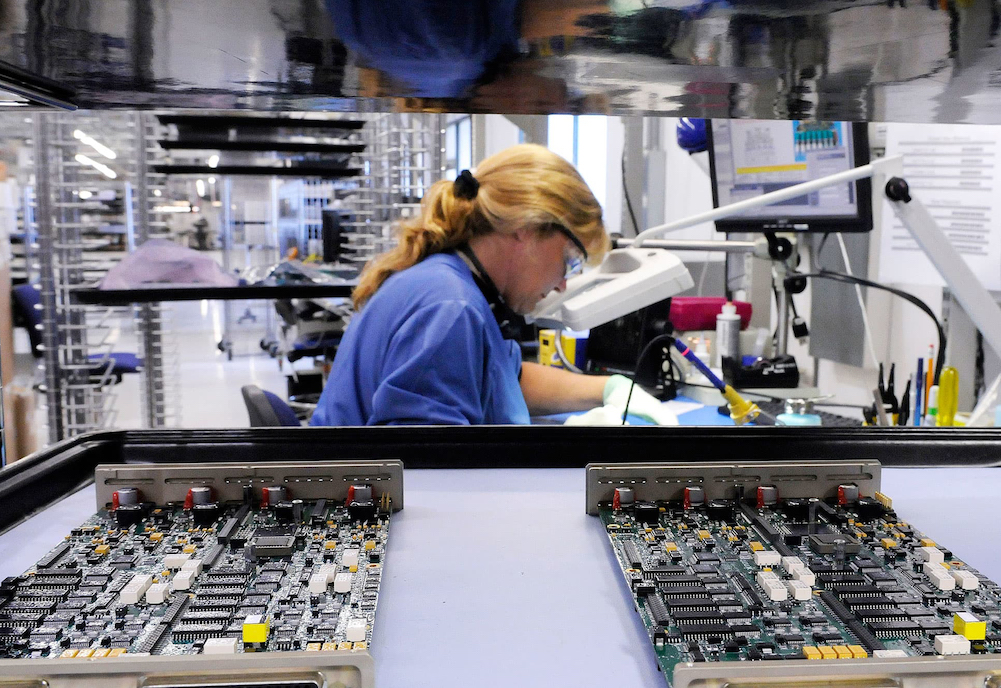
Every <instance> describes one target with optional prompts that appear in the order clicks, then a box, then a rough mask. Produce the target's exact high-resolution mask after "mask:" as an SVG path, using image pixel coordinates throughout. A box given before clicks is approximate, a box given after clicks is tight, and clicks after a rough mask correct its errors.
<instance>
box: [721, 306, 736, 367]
mask: <svg viewBox="0 0 1001 688" xmlns="http://www.w3.org/2000/svg"><path fill="white" fill-rule="evenodd" d="M724 356H727V357H729V358H733V359H736V361H737V363H738V365H739V364H740V316H739V315H737V306H735V305H734V304H733V303H732V302H730V301H727V302H726V303H725V304H723V310H722V311H721V312H720V314H719V315H717V316H716V367H717V368H722V367H723V357H724Z"/></svg>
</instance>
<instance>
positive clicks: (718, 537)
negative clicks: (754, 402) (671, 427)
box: [587, 461, 1001, 685]
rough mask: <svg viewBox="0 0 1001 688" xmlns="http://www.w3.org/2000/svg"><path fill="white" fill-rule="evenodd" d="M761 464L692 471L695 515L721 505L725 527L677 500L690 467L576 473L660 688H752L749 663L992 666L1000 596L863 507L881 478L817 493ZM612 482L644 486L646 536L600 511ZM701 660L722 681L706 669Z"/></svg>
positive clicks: (861, 466)
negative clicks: (979, 660)
mask: <svg viewBox="0 0 1001 688" xmlns="http://www.w3.org/2000/svg"><path fill="white" fill-rule="evenodd" d="M767 465H768V470H764V469H762V468H760V467H759V466H757V465H756V466H754V467H750V466H742V465H734V464H729V463H723V462H721V463H710V464H706V463H699V464H697V470H698V473H699V475H700V480H702V485H704V486H705V487H699V488H698V492H697V493H696V495H697V496H696V502H697V503H698V504H700V505H702V504H705V505H710V504H714V503H715V502H717V501H720V500H729V501H730V502H731V503H732V504H733V508H732V510H731V511H730V515H729V516H728V517H727V518H726V519H720V518H718V517H717V514H715V513H711V511H710V509H709V508H706V509H702V508H694V506H693V504H692V497H693V495H692V492H691V491H692V488H691V487H690V486H689V487H684V488H683V487H681V486H679V484H683V483H684V482H688V481H690V480H691V479H690V477H689V476H691V475H692V471H693V468H694V466H691V465H685V464H662V465H654V464H643V465H641V466H639V465H631V464H614V465H608V466H591V467H588V480H587V490H588V511H589V513H592V514H596V515H598V516H599V517H600V518H601V520H602V522H603V525H604V526H605V532H606V533H607V535H608V538H609V540H610V542H611V545H612V548H613V551H614V553H615V556H616V559H617V560H618V562H619V564H620V566H621V569H622V575H623V576H624V577H625V579H626V582H627V584H628V587H629V589H630V591H631V594H632V596H633V598H634V600H635V604H636V609H637V610H638V612H639V615H640V618H641V620H642V622H643V624H644V625H645V626H646V628H647V630H648V631H649V633H650V638H651V640H652V641H653V651H654V654H655V656H656V658H657V661H658V663H659V665H660V668H661V669H662V670H663V672H664V675H665V676H666V677H667V679H668V681H669V682H670V681H671V680H672V676H673V674H674V672H675V670H676V667H678V666H679V665H683V666H684V667H685V671H686V672H687V668H688V667H696V668H700V669H701V671H700V672H699V674H698V678H695V677H694V675H691V674H687V673H686V681H687V685H697V684H701V683H702V682H706V683H707V684H708V682H712V681H716V682H719V683H720V684H722V683H723V682H726V679H725V678H724V677H729V678H730V679H737V678H739V679H741V681H746V682H760V683H761V684H762V685H764V684H765V683H767V682H768V681H766V680H764V678H763V677H765V676H768V674H767V672H764V671H763V672H755V673H753V674H752V673H751V671H752V670H753V667H754V665H755V664H757V660H785V659H789V660H792V659H809V660H814V661H822V662H830V661H848V660H852V661H856V660H864V659H867V658H869V657H873V658H895V657H899V658H908V657H921V656H924V655H930V654H939V655H959V654H994V653H997V654H1001V635H993V636H992V635H991V633H990V632H989V631H990V630H995V631H1001V619H998V618H997V617H998V616H999V615H1001V587H999V586H997V585H995V584H993V583H990V582H988V581H986V580H985V579H983V578H982V577H980V576H979V575H978V574H977V572H976V571H974V570H972V569H970V568H969V567H968V566H967V565H966V564H964V563H960V562H957V561H955V560H954V559H953V557H952V554H951V553H950V552H949V551H948V550H946V549H944V548H942V547H939V546H937V545H936V544H935V543H934V542H933V541H931V540H929V539H928V538H926V537H925V536H924V535H923V534H921V533H920V532H918V531H917V530H916V529H915V528H914V527H913V526H911V525H910V524H908V523H904V522H901V521H900V520H899V519H898V518H897V517H896V514H894V513H893V512H892V510H890V507H889V506H888V505H890V504H891V502H890V501H889V498H888V497H886V496H885V495H881V498H879V499H875V498H871V497H866V496H864V495H872V494H874V493H875V492H876V491H877V490H878V487H879V485H878V480H870V481H869V482H866V478H865V477H864V476H866V475H872V474H873V473H875V474H876V475H878V465H876V464H874V462H861V461H860V462H857V463H856V462H845V464H843V465H831V466H830V467H828V465H824V466H820V465H814V466H813V468H812V470H815V471H817V472H818V476H821V475H822V476H824V477H823V478H821V477H817V478H816V479H814V480H805V479H804V475H806V474H807V470H806V469H804V468H803V467H802V465H799V464H796V463H795V462H770V463H768V464H767ZM786 466H787V468H786ZM873 466H875V467H873ZM783 470H785V471H787V473H788V476H789V477H788V479H787V480H785V481H781V480H780V478H781V472H782V471H783ZM853 473H854V474H855V475H857V476H858V479H856V480H854V481H846V480H845V478H846V477H847V476H849V475H852V474H853ZM745 476H746V477H745ZM765 477H767V478H768V479H767V480H765ZM622 478H627V479H629V480H633V481H636V482H637V483H640V482H641V483H642V484H643V485H644V486H645V487H644V492H643V495H644V499H646V500H647V501H646V502H645V503H648V504H650V505H651V507H656V509H657V512H658V521H657V527H656V528H655V529H653V530H651V529H650V528H649V526H647V525H645V524H643V523H641V522H640V521H639V520H638V519H636V518H634V517H633V515H632V514H630V513H629V511H628V510H625V509H622V510H615V509H612V508H611V497H612V487H611V486H612V485H614V484H615V483H617V482H618V481H619V480H620V479H622ZM773 481H774V482H773ZM758 483H761V484H758ZM620 484H621V483H620ZM776 486H779V487H780V488H781V491H782V492H785V493H786V496H785V497H784V498H783V499H779V495H778V493H779V491H780V490H779V489H776ZM811 491H812V492H811ZM686 507H687V508H686ZM707 543H713V547H712V548H711V549H710V548H707V547H706V544H707ZM992 624H994V626H993V627H992ZM992 637H993V638H994V640H993V641H992ZM738 641H740V642H738ZM748 660H752V661H750V662H748ZM712 662H719V663H720V665H721V668H720V672H718V673H706V672H705V671H704V669H705V668H706V664H705V663H712ZM730 663H734V664H737V663H739V667H738V666H734V667H733V668H731V669H727V668H726V667H725V665H727V664H730ZM783 675H784V676H786V677H787V678H790V679H791V678H792V677H793V676H794V675H795V674H794V673H789V674H783ZM808 677H809V676H808V675H805V676H803V677H802V678H804V679H806V678H808ZM798 678H800V677H798V676H797V679H798ZM759 679H761V680H760V681H759Z"/></svg>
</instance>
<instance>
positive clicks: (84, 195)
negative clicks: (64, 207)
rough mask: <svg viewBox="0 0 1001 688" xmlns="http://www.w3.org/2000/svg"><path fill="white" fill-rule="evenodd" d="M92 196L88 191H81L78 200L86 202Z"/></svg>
mask: <svg viewBox="0 0 1001 688" xmlns="http://www.w3.org/2000/svg"><path fill="white" fill-rule="evenodd" d="M93 195H94V194H93V193H91V192H90V191H81V192H80V199H81V200H83V201H86V200H87V199H88V198H90V197H91V196H93Z"/></svg>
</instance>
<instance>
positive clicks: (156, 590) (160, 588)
mask: <svg viewBox="0 0 1001 688" xmlns="http://www.w3.org/2000/svg"><path fill="white" fill-rule="evenodd" d="M169 595H170V585H169V584H168V583H154V584H153V585H151V586H149V588H147V589H146V604H163V603H164V602H166V601H167V597H168V596H169Z"/></svg>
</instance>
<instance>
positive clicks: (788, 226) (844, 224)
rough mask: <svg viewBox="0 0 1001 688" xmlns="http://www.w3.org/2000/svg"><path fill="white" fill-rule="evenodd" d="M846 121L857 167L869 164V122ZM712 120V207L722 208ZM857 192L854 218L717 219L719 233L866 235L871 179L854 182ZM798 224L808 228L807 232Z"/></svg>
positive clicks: (708, 130) (709, 128) (709, 131)
mask: <svg viewBox="0 0 1001 688" xmlns="http://www.w3.org/2000/svg"><path fill="white" fill-rule="evenodd" d="M838 121H843V122H844V124H846V125H847V126H848V127H849V129H851V133H852V150H853V152H854V157H855V162H854V166H855V167H861V166H862V165H868V164H869V127H868V124H867V123H866V122H849V121H844V120H838ZM712 122H713V121H712V120H711V119H707V120H706V124H707V125H708V126H706V137H707V143H708V147H707V152H708V154H709V178H710V180H711V186H712V192H713V208H718V207H719V186H718V184H717V181H716V156H715V154H714V146H713V126H712ZM855 192H856V196H857V198H858V208H859V212H858V215H857V216H856V217H854V218H845V217H831V216H827V217H824V216H814V217H786V218H749V217H733V218H726V219H723V220H716V231H717V232H724V233H726V234H734V233H751V234H762V233H765V232H796V233H797V234H811V233H816V232H820V233H826V232H853V233H864V232H871V231H872V181H871V179H869V178H868V177H866V178H865V179H859V180H857V181H856V182H855ZM796 225H807V228H806V229H802V228H797V227H796Z"/></svg>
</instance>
